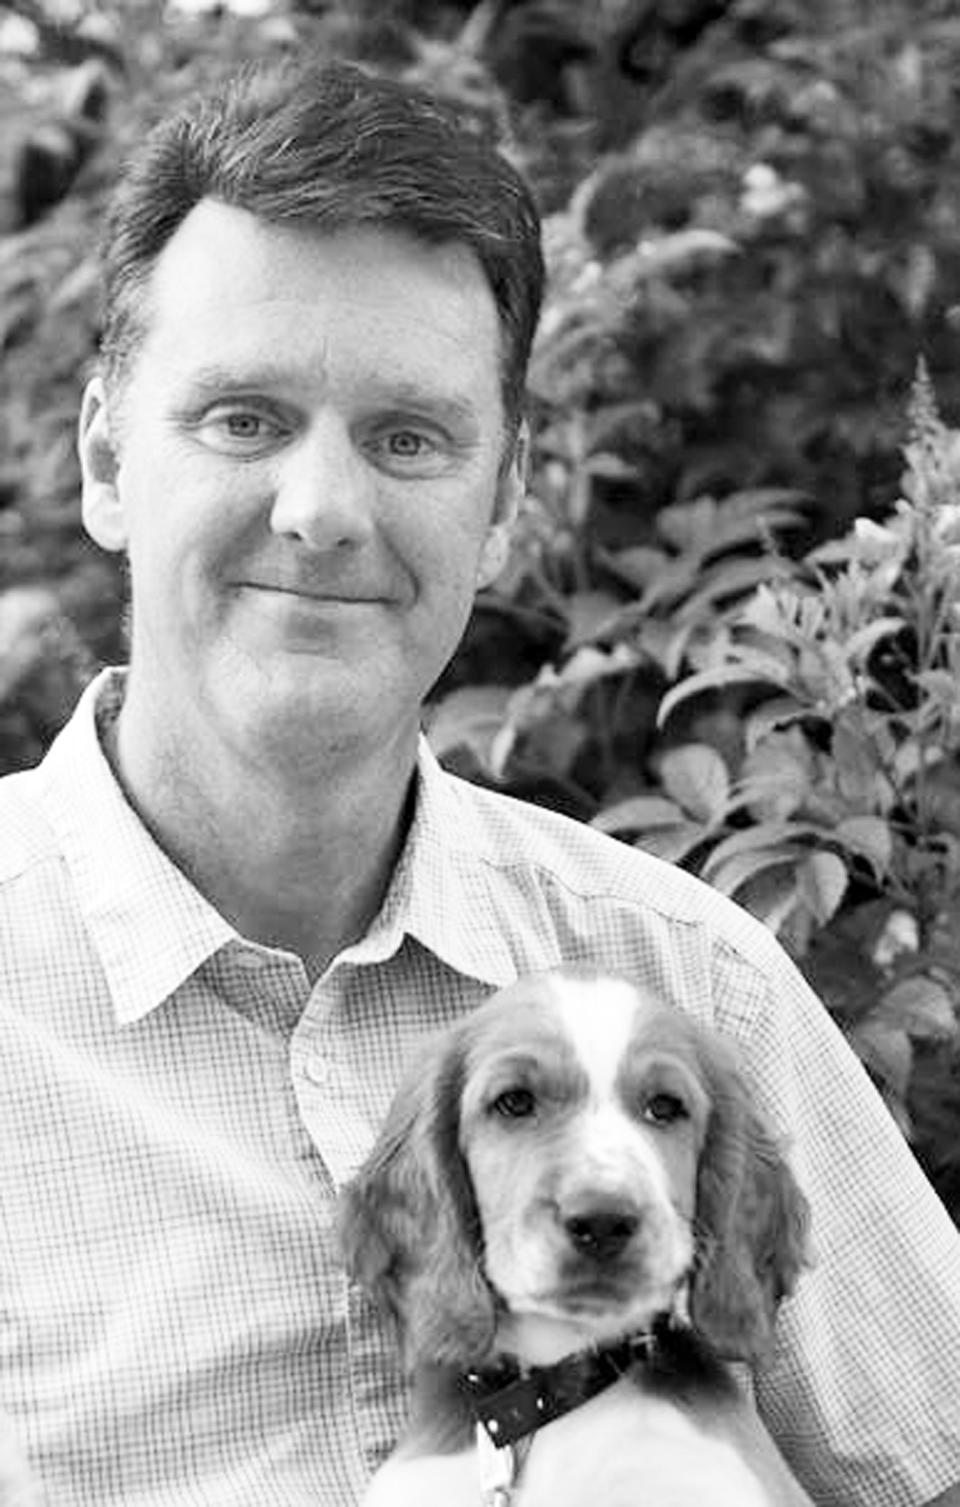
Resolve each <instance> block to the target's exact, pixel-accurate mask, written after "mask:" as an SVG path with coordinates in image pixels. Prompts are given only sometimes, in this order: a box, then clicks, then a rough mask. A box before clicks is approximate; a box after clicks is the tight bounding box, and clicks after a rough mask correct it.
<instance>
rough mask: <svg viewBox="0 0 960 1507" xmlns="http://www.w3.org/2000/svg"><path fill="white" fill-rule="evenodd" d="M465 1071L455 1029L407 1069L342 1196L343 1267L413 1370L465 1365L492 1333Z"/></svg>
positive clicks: (491, 1303)
mask: <svg viewBox="0 0 960 1507" xmlns="http://www.w3.org/2000/svg"><path fill="white" fill-rule="evenodd" d="M463 1075H464V1067H463V1053H462V1049H461V1047H460V1044H459V1033H457V1032H454V1033H452V1035H451V1034H448V1035H447V1036H446V1037H445V1038H444V1039H443V1040H442V1041H439V1042H437V1043H436V1044H435V1045H434V1046H433V1047H432V1048H430V1049H429V1050H428V1052H427V1054H426V1055H425V1056H424V1057H423V1058H422V1059H420V1060H419V1061H418V1062H417V1063H416V1064H415V1067H414V1069H413V1071H412V1072H411V1073H410V1074H409V1075H407V1077H406V1078H405V1080H404V1082H403V1083H402V1084H401V1086H400V1088H399V1089H398V1091H397V1093H396V1095H395V1097H394V1100H393V1103H392V1105H391V1107H390V1109H389V1111H388V1113H387V1118H386V1121H385V1122H384V1126H383V1129H382V1130H381V1132H380V1135H379V1137H378V1139H377V1142H376V1144H375V1146H374V1148H373V1150H372V1152H371V1153H370V1156H369V1158H368V1160H367V1161H366V1163H365V1164H364V1166H363V1167H362V1168H361V1169H360V1172H359V1173H358V1174H357V1176H356V1178H355V1179H354V1180H353V1181H352V1182H351V1183H349V1184H348V1186H347V1187H346V1188H345V1190H344V1193H343V1197H342V1199H341V1205H340V1231H339V1233H340V1245H341V1250H342V1252H343V1256H344V1261H345V1264H346V1267H347V1270H348V1272H349V1273H350V1275H351V1276H352V1277H353V1278H355V1280H356V1281H358V1282H359V1283H360V1284H361V1286H363V1287H364V1288H365V1289H366V1290H367V1292H369V1294H370V1296H371V1297H372V1298H373V1299H374V1301H375V1302H377V1304H378V1305H379V1306H380V1307H381V1308H384V1309H386V1311H387V1312H388V1313H390V1314H391V1315H392V1316H393V1318H394V1319H395V1321H396V1322H397V1325H398V1327H399V1329H400V1332H401V1336H402V1340H403V1346H404V1354H405V1358H406V1361H407V1364H408V1366H409V1367H411V1368H412V1367H413V1366H416V1365H417V1364H419V1363H420V1362H431V1361H433V1362H438V1363H440V1364H447V1365H465V1364H468V1363H469V1362H471V1361H475V1360H476V1359H477V1358H478V1357H479V1356H482V1355H483V1354H485V1352H486V1350H487V1349H488V1347H489V1345H490V1343H491V1341H492V1338H493V1329H494V1321H495V1313H494V1300H493V1295H492V1293H491V1290H490V1288H489V1287H488V1285H487V1283H486V1281H485V1280H484V1277H483V1272H482V1268H481V1231H480V1222H479V1217H478V1214H477V1209H476V1204H475V1201H474V1197H473V1189H472V1186H471V1183H470V1177H469V1173H468V1171H467V1167H466V1163H465V1162H464V1160H463V1157H462V1155H461V1153H460V1149H459V1145H458V1137H459V1126H460V1098H461V1091H462V1086H463Z"/></svg>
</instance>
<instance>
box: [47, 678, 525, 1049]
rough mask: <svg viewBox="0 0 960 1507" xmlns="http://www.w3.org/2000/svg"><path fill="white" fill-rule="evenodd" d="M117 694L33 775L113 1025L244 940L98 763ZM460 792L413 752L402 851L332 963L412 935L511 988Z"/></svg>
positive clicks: (100, 696) (107, 682)
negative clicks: (412, 796)
mask: <svg viewBox="0 0 960 1507" xmlns="http://www.w3.org/2000/svg"><path fill="white" fill-rule="evenodd" d="M124 682H125V672H124V671H123V670H118V669H109V670H104V671H102V672H101V673H100V674H99V675H98V676H97V677H96V678H95V679H94V680H93V681H92V682H91V684H90V685H89V686H88V687H87V688H86V690H85V691H84V693H83V695H82V696H81V698H80V701H79V703H78V705H77V708H76V710H75V712H74V714H73V716H72V718H71V719H70V721H69V722H68V723H67V725H66V727H65V728H64V729H63V730H62V732H61V733H60V734H59V735H58V737H57V738H56V740H55V741H54V743H53V744H52V746H51V748H50V750H49V752H48V753H47V755H46V757H45V759H44V761H43V763H42V764H41V766H40V769H39V770H38V776H39V780H40V791H41V801H42V805H43V809H44V814H45V816H46V819H47V821H48V823H49V825H50V826H51V828H52V829H53V831H54V832H55V834H56V836H57V838H58V841H59V845H60V849H61V852H62V854H63V858H64V861H65V863H66V864H67V867H68V868H69V870H70V873H71V877H72V879H73V882H74V886H75V890H76V894H77V899H78V904H79V907H80V910H81V912H82V915H83V917H84V920H85V922H86V924H87V926H88V928H89V931H90V935H91V937H92V940H93V944H94V946H95V948H96V950H97V953H98V955H99V957H100V961H101V963H102V966H103V969H104V972H105V974H106V977H107V982H108V985H109V988H110V992H111V996H112V998H113V1001H114V1006H115V1010H116V1016H117V1020H118V1021H119V1022H120V1023H121V1024H123V1023H128V1022H133V1021H136V1020H139V1019H141V1018H142V1017H144V1016H145V1015H147V1014H149V1012H150V1011H151V1010H153V1009H155V1008H156V1007H157V1006H158V1005H160V1004H162V1003H163V1001H164V1000H166V999H168V998H169V997H170V995H172V994H173V993H174V992H175V991H176V990H177V989H178V988H179V987H180V986H181V985H182V984H183V983H185V982H186V980H187V979H188V978H190V976H191V975H192V974H193V973H194V972H195V971H196V970H197V969H198V968H199V967H200V966H201V965H202V964H203V963H205V962H206V961H207V959H208V958H210V957H212V956H213V955H214V953H216V952H217V951H219V949H220V948H222V947H223V946H225V945H226V944H228V943H230V942H237V941H238V940H242V939H240V938H238V934H237V932H236V930H235V928H234V927H232V926H231V925H230V923H229V922H228V921H226V920H225V919H224V917H223V916H221V915H220V913H219V911H217V910H216V909H215V907H214V906H213V905H211V904H210V902H209V901H207V900H206V899H205V898H204V896H203V895H202V894H201V893H200V892H199V891H198V890H197V889H196V888H195V887H194V885H193V884H191V882H190V880H189V879H188V878H187V877H186V875H185V874H183V873H182V871H181V870H180V869H178V868H177V866H176V864H174V863H173V861H172V860H171V859H170V858H169V857H168V856H167V855H166V853H165V852H164V851H163V849H162V848H160V847H159V846H158V844H157V843H156V842H155V841H154V840H153V838H152V837H151V835H150V833H149V832H148V830H147V829H146V827H145V826H144V825H143V823H142V822H141V821H140V819H139V817H138V816H137V815H136V813H135V812H134V810H133V808H132V807H131V806H130V804H129V802H128V801H127V800H126V798H125V796H124V794H123V791H122V790H121V788H120V785H119V784H118V782H117V779H116V776H115V775H114V773H113V771H112V769H111V767H110V764H109V762H108V760H107V758H106V756H105V754H104V752H103V748H102V746H101V742H100V736H99V733H98V722H102V721H103V720H106V719H108V718H109V717H110V715H111V713H115V712H116V710H117V709H118V708H119V706H120V703H121V701H122V698H123V690H124ZM457 784H458V782H455V781H453V780H452V779H451V777H450V776H449V775H447V774H446V773H445V772H444V771H443V770H442V769H441V767H440V765H439V764H438V763H437V760H436V759H435V757H434V755H433V754H432V753H431V751H430V749H429V748H428V746H427V743H426V740H425V739H421V743H420V749H419V757H418V765H417V792H416V800H415V803H414V816H413V821H412V823H411V828H410V832H409V834H408V837H407V841H406V843H405V846H404V849H403V852H402V853H401V856H400V859H399V861H398V864H397V867H396V870H395V872H394V875H393V878H392V880H391V883H390V886H389V889H388V892H387V896H386V898H385V900H384V903H383V905H382V907H381V909H380V913H379V915H378V916H377V917H376V918H375V920H374V921H373V923H372V924H371V926H370V928H369V930H368V932H367V935H366V936H365V937H364V938H363V939H362V940H361V941H360V942H358V943H357V944H355V946H353V947H351V948H349V949H347V951H346V952H345V953H344V954H343V955H342V956H343V961H347V960H350V961H354V962H371V963H372V962H377V961H381V960H383V959H385V958H386V957H388V956H390V955H391V954H392V953H394V952H395V951H397V949H398V948H399V947H400V945H401V944H402V942H403V940H404V937H405V936H407V935H409V936H412V937H414V938H415V939H416V940H417V941H418V942H419V943H420V944H421V945H422V946H424V947H425V948H427V949H428V950H429V951H430V952H432V953H434V954H435V955H436V956H437V957H438V958H439V959H441V961H443V962H444V963H446V964H447V965H448V966H450V967H451V968H453V969H455V970H456V971H457V972H459V973H462V974H465V975H467V976H468V977H472V978H476V979H478V980H479V981H480V982H482V983H485V984H488V985H490V986H491V987H493V988H499V987H501V986H502V985H504V984H507V983H511V982H513V980H515V979H516V978H517V977H518V974H519V972H520V971H521V969H520V967H519V966H518V964H517V961H516V958H515V956H514V949H513V948H512V947H511V945H510V942H509V940H508V938H509V935H510V928H509V926H508V925H507V924H506V922H507V918H506V917H505V916H504V915H503V914H502V913H501V910H502V905H501V902H500V901H499V900H498V897H497V886H496V883H495V877H494V875H493V874H492V873H491V874H490V875H489V876H488V875H487V874H486V873H485V871H484V866H483V863H482V861H481V863H480V865H479V867H476V866H475V865H474V863H473V862H472V861H470V860H472V858H473V857H474V856H476V855H475V849H476V848H477V847H478V846H479V847H482V842H483V839H482V833H481V832H479V831H474V830H473V821H472V817H471V812H470V810H469V807H466V808H465V806H464V802H463V801H462V800H460V799H458V798H457V794H456V787H457ZM464 856H467V858H468V863H467V866H466V868H465V866H464V862H463V860H464ZM471 876H472V882H471ZM478 879H479V887H478V884H477V880H478Z"/></svg>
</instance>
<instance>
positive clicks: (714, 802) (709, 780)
mask: <svg viewBox="0 0 960 1507" xmlns="http://www.w3.org/2000/svg"><path fill="white" fill-rule="evenodd" d="M660 776H661V779H662V780H663V787H664V789H665V790H666V792H667V794H668V795H669V796H671V797H672V798H673V799H674V800H675V801H677V802H678V803H679V804H680V805H681V806H682V807H683V809H684V811H686V812H687V814H688V815H690V816H695V817H697V819H698V820H699V821H702V822H705V823H707V824H708V825H712V824H713V823H715V822H719V821H722V819H723V815H724V812H725V811H726V809H727V801H728V799H729V797H730V775H729V773H728V771H727V766H726V764H725V763H724V761H723V758H722V756H721V755H720V754H719V753H718V752H717V750H716V749H715V748H711V746H710V744H709V743H686V744H684V745H683V747H681V748H672V749H670V750H669V752H667V753H665V754H664V756H663V758H662V760H661V761H660Z"/></svg>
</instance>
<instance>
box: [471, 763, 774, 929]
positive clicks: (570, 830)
mask: <svg viewBox="0 0 960 1507" xmlns="http://www.w3.org/2000/svg"><path fill="white" fill-rule="evenodd" d="M443 778H444V783H445V785H446V790H447V795H448V798H449V801H450V807H451V810H450V815H451V820H450V822H449V836H448V837H447V839H446V840H447V842H448V844H449V847H450V849H451V850H452V851H454V852H455V854H456V855H457V856H458V857H460V858H461V859H462V860H464V861H466V862H475V863H487V864H492V865H493V866H494V867H495V868H498V869H500V870H502V871H504V872H507V871H509V870H511V869H514V870H522V871H526V872H528V873H530V872H536V873H537V874H538V875H539V876H540V877H541V880H542V882H543V883H545V884H549V885H551V886H558V887H561V888H562V889H564V890H566V891H568V892H569V893H570V894H571V895H575V896H577V897H579V898H580V899H582V900H584V901H588V902H589V901H591V900H595V901H598V902H602V903H603V904H604V905H605V906H610V905H614V906H617V907H623V908H626V909H631V908H633V909H635V910H636V911H637V912H638V913H640V912H644V913H646V914H647V915H658V916H660V917H662V918H664V919H665V920H668V921H670V922H671V923H675V924H678V925H681V926H691V927H697V928H702V929H705V930H707V931H710V932H711V933H713V934H714V936H715V938H716V939H717V940H718V941H723V940H726V941H727V942H729V944H730V945H731V946H733V947H734V948H735V949H737V950H738V951H743V952H744V953H747V954H750V955H751V956H752V957H753V958H755V959H758V958H759V957H766V956H767V954H768V951H769V944H770V942H771V941H772V938H771V936H770V933H769V932H768V931H767V928H766V927H764V926H762V925H761V923H760V922H758V921H757V920H756V919H755V918H754V917H752V916H750V915H749V914H748V913H747V912H745V911H744V910H743V909H742V908H741V907H740V906H738V905H735V904H734V903H733V902H732V901H730V900H728V899H727V898H726V897H725V896H724V895H721V894H720V893H719V892H718V891H717V890H715V889H713V888H712V887H711V886H710V885H708V884H706V883H705V882H704V881H703V880H701V879H699V878H697V877H696V876H695V875H693V874H690V873H688V872H686V871H685V870H683V869H681V868H679V867H677V866H676V865H675V864H671V863H667V862H665V861H664V860H663V859H661V858H657V857H655V856H654V855H653V854H652V853H648V852H646V851H644V850H643V849H642V848H638V847H634V846H633V845H631V844H630V843H627V842H624V841H622V840H620V839H619V838H615V837H611V836H610V835H608V834H607V833H604V832H601V831H598V830H597V829H596V828H594V827H591V826H590V825H589V824H587V823H586V822H583V821H580V820H577V819H575V818H573V817H570V816H565V815H562V814H561V813H559V812H557V811H553V810H550V809H547V808H545V807H543V806H539V805H535V804H534V803H532V802H529V801H526V800H520V799H517V798H516V797H514V796H510V795H506V794H504V793H502V792H500V791H497V790H492V789H489V788H488V787H485V786H481V785H475V784H473V783H471V782H470V781H468V780H464V779H461V778H459V777H458V776H456V775H452V774H449V773H445V774H444V776H443ZM774 950H776V949H774Z"/></svg>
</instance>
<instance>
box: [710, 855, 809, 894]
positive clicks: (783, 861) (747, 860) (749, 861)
mask: <svg viewBox="0 0 960 1507" xmlns="http://www.w3.org/2000/svg"><path fill="white" fill-rule="evenodd" d="M802 852H803V850H802V849H801V848H794V847H790V846H789V845H788V844H786V843H784V844H783V845H782V846H780V847H772V848H754V849H753V850H751V851H750V852H747V853H738V854H736V855H735V856H734V857H732V858H728V859H727V860H726V861H725V862H724V863H721V864H718V865H717V866H716V868H714V869H713V870H712V872H711V875H710V883H711V884H712V885H713V887H714V889H717V890H719V891H720V893H721V894H723V895H735V894H736V893H737V891H738V890H739V889H741V888H742V887H743V885H745V884H747V883H748V882H749V881H750V880H751V879H755V878H756V877H757V875H758V874H763V873H765V872H766V871H767V870H768V869H777V868H782V869H790V868H796V866H797V863H798V860H799V859H800V857H801V856H802ZM711 856H712V855H711Z"/></svg>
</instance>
